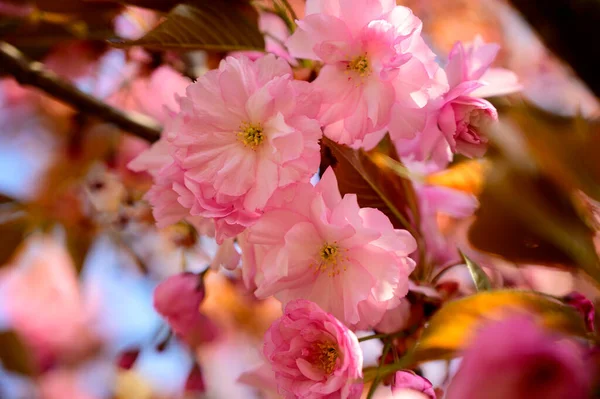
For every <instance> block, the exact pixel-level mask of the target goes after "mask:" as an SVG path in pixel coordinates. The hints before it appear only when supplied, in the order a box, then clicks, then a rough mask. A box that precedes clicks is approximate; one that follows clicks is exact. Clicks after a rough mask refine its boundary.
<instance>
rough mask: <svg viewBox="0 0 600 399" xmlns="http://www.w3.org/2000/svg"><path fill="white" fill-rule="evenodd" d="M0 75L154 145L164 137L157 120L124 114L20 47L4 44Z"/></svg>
mask: <svg viewBox="0 0 600 399" xmlns="http://www.w3.org/2000/svg"><path fill="white" fill-rule="evenodd" d="M0 72H2V73H7V74H9V75H11V76H13V77H14V78H15V79H16V81H17V82H19V84H21V85H24V86H32V87H36V88H38V89H40V90H42V91H44V92H45V93H46V94H48V95H50V96H52V97H54V98H55V99H57V100H59V101H62V102H64V103H66V104H69V105H70V106H72V107H73V108H75V109H77V110H78V111H81V112H83V113H87V114H90V115H93V116H95V117H97V118H100V119H102V120H104V121H107V122H110V123H113V124H114V125H116V126H118V127H119V128H120V129H122V130H124V131H127V132H129V133H131V134H133V135H135V136H138V137H141V138H143V139H145V140H148V141H150V142H154V141H156V140H158V139H159V138H160V132H161V127H160V125H159V124H158V123H157V122H156V121H154V120H153V119H151V118H149V117H147V116H145V115H142V114H134V113H130V112H124V111H121V110H119V109H116V108H114V107H111V106H110V105H108V104H106V103H105V102H103V101H101V100H99V99H97V98H96V97H94V96H91V95H89V94H87V93H84V92H83V91H81V90H79V89H78V88H76V87H75V86H73V85H72V84H70V83H68V82H65V81H64V80H63V79H61V78H60V77H59V76H58V75H56V74H55V73H54V72H51V71H49V70H47V69H46V68H44V65H43V64H41V63H39V62H36V61H31V60H29V59H28V58H27V57H26V56H25V55H23V53H21V52H20V51H19V50H18V49H17V48H16V47H14V46H12V45H10V44H8V43H6V42H0Z"/></svg>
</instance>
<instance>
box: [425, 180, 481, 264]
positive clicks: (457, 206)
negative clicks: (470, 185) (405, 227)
mask: <svg viewBox="0 0 600 399" xmlns="http://www.w3.org/2000/svg"><path fill="white" fill-rule="evenodd" d="M415 189H416V192H417V198H418V200H419V211H420V215H421V232H422V233H423V237H424V238H425V245H426V247H427V259H428V261H429V262H431V263H433V264H434V265H435V266H438V267H443V266H447V265H449V264H451V263H458V262H460V261H461V258H460V256H459V253H458V248H457V241H458V240H457V237H455V235H453V234H448V233H446V234H445V233H444V232H442V230H441V228H440V224H439V222H438V216H439V215H447V216H451V217H453V218H467V217H469V216H471V215H473V213H474V212H475V210H476V209H477V207H478V206H479V202H478V201H477V198H476V197H475V196H474V195H472V194H469V193H465V192H463V191H459V190H455V189H452V188H449V187H441V186H434V185H421V184H415Z"/></svg>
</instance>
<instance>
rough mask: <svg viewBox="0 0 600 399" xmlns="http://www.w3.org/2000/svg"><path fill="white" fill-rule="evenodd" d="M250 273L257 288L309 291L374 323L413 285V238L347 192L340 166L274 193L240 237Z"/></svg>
mask: <svg viewBox="0 0 600 399" xmlns="http://www.w3.org/2000/svg"><path fill="white" fill-rule="evenodd" d="M240 244H241V245H242V254H243V268H244V269H245V270H244V274H245V276H244V277H245V280H246V282H247V283H249V285H250V286H252V284H256V286H257V287H258V289H257V290H256V291H255V294H256V295H257V296H258V297H260V298H264V297H267V296H269V295H275V297H276V298H277V299H279V300H281V301H282V302H283V303H287V302H289V301H291V300H293V299H298V298H304V299H308V300H311V301H313V302H315V303H317V304H318V305H319V306H321V307H322V308H323V309H324V310H325V311H327V312H330V313H332V314H333V315H334V316H335V317H337V318H338V319H340V320H342V321H343V322H344V323H346V324H348V325H360V327H361V328H362V327H368V326H373V325H374V324H376V323H377V322H379V320H380V319H381V317H382V316H383V314H384V312H385V311H386V310H387V309H388V308H390V307H393V306H395V305H396V304H397V302H398V301H399V298H401V297H403V296H404V295H406V293H407V291H408V275H409V274H410V273H411V272H412V270H413V268H414V265H415V263H414V262H413V261H412V260H411V259H410V258H409V257H408V255H409V254H410V253H411V252H413V251H414V250H415V249H416V243H415V240H414V238H413V237H412V236H411V235H410V233H408V232H407V231H405V230H395V229H394V227H393V226H392V224H391V222H390V220H389V219H388V218H387V216H385V215H384V214H383V213H382V212H381V211H379V210H377V209H372V208H362V209H361V208H359V206H358V202H357V199H356V195H355V194H346V195H345V196H344V197H343V198H342V196H341V195H340V192H339V189H338V186H337V180H336V178H335V175H334V173H333V170H331V169H328V170H327V171H325V173H324V174H323V177H322V179H321V180H320V181H319V182H318V183H317V185H316V186H315V187H312V186H311V185H310V184H305V185H298V186H297V187H296V188H295V190H288V192H285V193H282V195H281V196H279V197H278V198H275V199H274V201H272V202H271V204H270V205H269V209H268V210H267V211H266V212H265V214H264V215H263V217H262V218H261V219H260V220H259V221H258V223H257V224H256V225H254V226H253V227H251V228H250V229H249V230H248V231H247V232H246V233H245V234H244V238H243V239H242V240H241V242H240Z"/></svg>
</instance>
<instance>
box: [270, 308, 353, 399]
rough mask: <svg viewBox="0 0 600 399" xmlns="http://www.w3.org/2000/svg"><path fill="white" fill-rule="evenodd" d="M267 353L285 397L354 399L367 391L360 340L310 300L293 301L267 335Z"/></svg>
mask: <svg viewBox="0 0 600 399" xmlns="http://www.w3.org/2000/svg"><path fill="white" fill-rule="evenodd" d="M264 355H265V357H266V358H267V360H268V361H269V363H271V366H272V368H273V371H274V372H275V380H276V381H277V385H278V388H279V393H280V394H281V395H283V396H284V397H285V398H286V399H297V398H298V399H302V398H305V399H309V398H311V399H312V398H329V399H352V398H359V397H360V394H361V392H362V382H361V381H359V379H360V378H362V352H361V350H360V346H359V345H358V339H357V338H356V336H355V335H354V334H353V333H352V331H350V330H348V328H346V327H345V326H344V325H343V324H342V323H340V322H339V321H338V320H337V319H336V318H335V317H333V316H332V315H330V314H328V313H326V312H324V311H323V310H322V309H320V308H319V307H318V306H317V305H316V304H314V303H312V302H310V301H306V300H302V299H300V300H296V301H293V302H290V303H289V304H288V305H287V306H286V308H285V312H284V315H283V316H282V317H281V318H280V319H278V320H276V321H275V322H274V323H273V325H272V326H271V327H270V328H269V330H268V331H267V333H266V334H265V345H264Z"/></svg>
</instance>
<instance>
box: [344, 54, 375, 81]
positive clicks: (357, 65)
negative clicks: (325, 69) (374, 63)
mask: <svg viewBox="0 0 600 399" xmlns="http://www.w3.org/2000/svg"><path fill="white" fill-rule="evenodd" d="M347 69H348V70H349V71H354V72H356V73H357V74H358V76H360V77H363V76H369V75H370V74H371V68H370V67H369V60H368V59H367V56H366V55H359V56H358V57H355V58H354V59H353V60H352V61H350V63H349V64H348V67H347Z"/></svg>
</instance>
